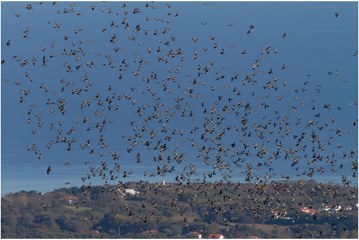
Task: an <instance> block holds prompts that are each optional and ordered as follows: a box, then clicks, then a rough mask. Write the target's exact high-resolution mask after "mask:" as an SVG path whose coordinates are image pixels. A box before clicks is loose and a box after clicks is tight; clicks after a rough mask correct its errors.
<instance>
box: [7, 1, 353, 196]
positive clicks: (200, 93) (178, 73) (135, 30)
mask: <svg viewBox="0 0 359 240" xmlns="http://www.w3.org/2000/svg"><path fill="white" fill-rule="evenodd" d="M21 4H22V5H23V9H22V10H21V11H20V10H19V11H18V12H15V13H14V14H13V19H11V20H10V19H8V20H6V21H14V22H15V23H16V21H19V22H21V21H22V18H25V19H27V18H28V16H31V14H35V11H37V12H36V13H39V12H40V13H41V11H44V12H46V11H47V12H51V13H52V14H53V16H51V15H50V14H48V15H44V18H42V19H41V24H40V20H39V24H38V26H32V25H29V26H27V25H26V24H27V23H26V22H22V25H21V26H24V28H22V29H20V28H19V29H14V31H18V32H20V33H19V34H20V35H21V40H19V39H7V35H6V34H5V35H3V39H5V41H4V44H5V45H4V46H3V47H2V51H3V52H4V53H6V56H10V57H9V58H4V57H3V58H2V68H3V71H6V70H7V68H6V67H7V65H11V66H15V68H16V71H20V72H23V78H22V79H17V80H14V81H13V84H15V86H16V87H17V89H18V92H19V94H18V96H16V97H17V98H18V103H19V104H21V105H22V106H26V108H27V110H26V111H27V113H25V115H24V121H23V122H24V124H27V125H28V128H29V129H30V130H31V132H30V133H29V134H30V135H31V136H32V139H33V140H34V143H29V144H28V145H27V150H28V152H29V153H30V154H33V156H34V158H36V159H39V160H41V161H45V162H48V167H47V169H44V172H46V173H47V174H48V176H47V177H48V178H51V176H52V174H53V173H54V172H56V171H57V169H56V167H54V161H55V160H53V159H54V155H57V154H59V153H64V154H69V156H71V154H73V156H76V159H75V158H71V157H70V158H66V159H61V160H56V161H62V164H63V166H64V167H66V168H71V167H72V166H73V165H80V164H81V165H84V166H85V167H86V169H87V171H86V172H81V173H80V172H79V173H78V175H79V178H81V180H82V182H83V184H84V186H86V187H85V188H84V189H85V192H86V191H91V184H92V180H93V179H95V178H99V179H100V180H101V182H102V183H103V184H107V185H109V186H111V185H115V186H117V185H119V184H122V183H123V182H126V181H127V180H128V179H131V177H132V176H135V175H136V176H137V177H138V176H140V177H139V178H140V179H142V180H145V181H151V179H156V180H158V179H159V180H160V181H162V179H167V178H169V179H173V182H175V183H178V184H180V185H190V184H191V183H194V182H196V183H198V182H202V183H206V182H220V184H225V183H230V182H231V181H238V179H240V180H241V181H243V182H249V183H259V182H261V183H263V182H264V183H270V182H271V181H274V180H290V179H291V178H304V179H309V178H313V179H316V177H318V176H319V177H320V176H321V175H338V179H340V180H341V181H342V183H343V184H344V185H345V186H349V185H350V181H349V180H348V179H347V178H348V175H345V174H342V173H340V171H339V170H340V169H342V168H345V169H348V168H350V173H351V175H352V176H349V177H354V178H355V177H356V174H357V160H356V159H357V149H355V148H354V149H348V147H347V146H345V143H346V141H347V139H355V136H356V134H357V124H358V119H357V116H355V115H350V116H349V117H350V118H352V119H349V120H348V121H350V122H351V124H350V125H348V124H346V125H343V124H342V123H340V122H338V121H337V116H338V115H341V114H342V113H343V112H344V113H343V114H345V112H346V111H348V110H347V109H348V108H351V109H355V108H356V103H354V102H355V101H356V99H351V100H350V101H351V103H350V106H348V104H346V105H345V104H343V103H342V102H340V101H336V100H335V99H332V101H331V102H327V101H326V100H327V99H328V98H324V97H323V96H325V94H326V92H325V91H326V90H325V89H326V86H323V84H322V82H320V81H318V80H317V79H316V78H317V76H315V73H311V72H305V73H304V75H303V74H302V76H301V77H300V78H301V80H297V79H296V80H293V76H290V75H288V74H287V71H288V69H290V68H293V66H291V65H290V63H286V62H284V61H283V62H281V61H282V60H283V59H285V58H283V55H281V48H280V45H278V46H272V45H270V44H267V45H263V46H252V45H251V41H252V39H256V38H260V36H261V35H260V34H261V33H260V31H261V29H260V28H258V27H257V26H256V25H255V24H254V23H251V22H241V23H236V22H234V23H232V22H230V23H227V25H226V26H223V29H222V30H221V31H223V32H225V33H227V32H228V33H232V32H236V35H237V39H233V38H230V41H232V42H228V41H224V40H225V38H224V37H223V34H216V30H215V29H214V28H213V27H211V22H210V21H208V19H203V20H201V21H200V22H197V23H193V25H195V24H197V25H196V26H200V28H201V29H200V30H193V31H192V34H193V35H186V34H182V33H181V31H177V30H176V28H178V26H179V25H181V24H182V21H185V16H183V15H182V13H181V11H180V10H177V9H176V6H173V5H175V4H171V3H165V2H155V3H153V2H140V3H126V2H115V3H100V2H88V3H69V2H68V3H57V2H32V3H21ZM201 4H203V3H201ZM203 5H204V6H202V7H203V8H204V10H205V7H206V5H205V4H203ZM42 9H44V10H42ZM328 14H329V15H332V16H333V20H335V21H340V19H341V17H342V14H339V12H335V13H328ZM25 15H26V16H25ZM69 15H70V17H69ZM81 18H84V20H81V21H80V20H78V21H79V24H77V22H76V19H81ZM68 19H71V21H69V20H68ZM95 19H98V21H96V20H95ZM41 28H44V29H46V30H44V31H43V32H45V33H46V36H45V35H44V34H43V33H42V30H41ZM189 28H190V26H189ZM196 31H198V32H200V33H198V34H196ZM224 35H225V34H224ZM91 37H92V39H91ZM33 38H41V40H39V41H38V43H37V44H32V45H29V46H28V48H29V51H28V52H26V53H24V55H21V53H20V52H17V51H16V48H17V44H19V42H23V44H26V43H27V42H31V40H32V39H33ZM275 38H276V43H278V42H279V43H282V44H286V41H288V40H289V39H290V38H291V35H290V33H289V32H288V31H287V30H286V29H283V31H282V32H281V33H280V34H278V36H275ZM242 40H243V41H242ZM242 42H244V43H243V44H242ZM3 56H4V54H3ZM233 56H235V58H236V59H238V63H234V62H228V59H231V58H233ZM355 59H356V57H355V56H354V57H353V61H355ZM324 75H325V76H324V77H325V78H326V79H327V81H328V82H331V83H330V84H334V85H335V86H343V85H344V86H345V85H346V84H348V81H353V79H346V78H345V77H343V76H342V75H341V71H340V69H338V70H337V69H325V74H324ZM2 85H3V84H2ZM14 97H15V96H14ZM323 99H325V101H323ZM3 104H6V103H4V102H3ZM348 121H347V122H348ZM60 156H61V154H60ZM78 156H81V157H78ZM141 167H142V168H141ZM139 169H142V170H143V169H145V170H144V171H143V172H141V170H139ZM139 171H140V172H139ZM293 173H294V174H293ZM65 181H67V180H66V179H64V182H65ZM66 184H69V182H66Z"/></svg>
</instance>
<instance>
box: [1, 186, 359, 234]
mask: <svg viewBox="0 0 359 240" xmlns="http://www.w3.org/2000/svg"><path fill="white" fill-rule="evenodd" d="M119 189H122V190H119ZM124 189H134V190H136V191H138V193H136V194H129V193H127V194H125V193H124V191H123V190H124ZM357 191H358V189H357V187H344V186H339V185H330V184H319V183H316V182H314V181H290V182H272V183H271V184H265V183H257V184H251V183H245V184H234V183H230V184H229V183H228V184H224V183H205V184H203V183H193V184H190V185H178V184H166V185H162V184H154V183H147V182H136V183H126V184H121V185H119V186H116V187H115V186H93V187H82V188H63V189H58V190H55V191H53V192H49V193H45V194H41V193H38V192H34V191H31V192H24V191H23V192H19V193H15V194H8V195H6V196H4V197H2V199H1V201H2V205H1V222H2V225H1V235H2V238H190V237H192V238H193V235H191V233H193V232H198V233H200V234H202V237H208V235H209V234H213V233H218V234H223V236H224V237H225V238H249V237H254V236H256V237H259V238H357V237H358V231H357V229H358V208H357V205H356V204H357V202H358V199H357V196H358V192H357ZM328 206H331V208H330V210H328V209H327V210H324V209H325V208H326V207H327V208H328ZM335 207H336V210H335ZM303 209H310V210H312V211H315V214H310V213H305V212H304V211H303ZM308 211H309V210H308Z"/></svg>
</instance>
